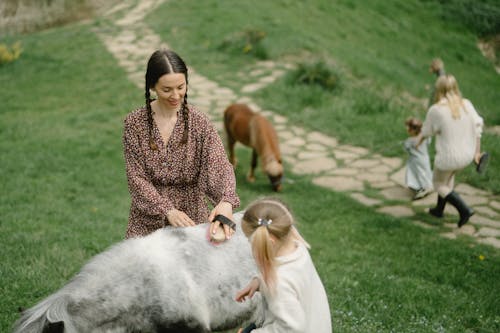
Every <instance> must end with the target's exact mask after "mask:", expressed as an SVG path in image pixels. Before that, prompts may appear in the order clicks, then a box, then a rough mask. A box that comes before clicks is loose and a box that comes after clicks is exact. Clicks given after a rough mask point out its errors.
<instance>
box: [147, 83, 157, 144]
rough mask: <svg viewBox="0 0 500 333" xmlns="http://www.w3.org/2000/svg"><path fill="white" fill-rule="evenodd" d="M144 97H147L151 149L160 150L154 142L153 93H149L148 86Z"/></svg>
mask: <svg viewBox="0 0 500 333" xmlns="http://www.w3.org/2000/svg"><path fill="white" fill-rule="evenodd" d="M144 96H145V97H146V109H147V114H148V131H149V147H151V149H153V150H158V145H157V144H156V143H155V142H154V140H153V110H152V109H151V93H150V92H149V87H148V86H147V84H146V92H145V94H144Z"/></svg>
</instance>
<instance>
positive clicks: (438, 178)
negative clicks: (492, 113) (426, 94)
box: [420, 74, 483, 227]
mask: <svg viewBox="0 0 500 333" xmlns="http://www.w3.org/2000/svg"><path fill="white" fill-rule="evenodd" d="M482 128H483V119H482V118H481V117H480V116H479V115H478V114H477V112H476V110H475V109H474V106H473V105H472V103H471V102H470V101H469V100H467V99H464V98H462V95H461V93H460V90H459V89H458V84H457V81H456V79H455V77H454V76H453V75H449V74H446V75H443V76H440V77H439V78H438V79H437V81H436V100H435V104H433V105H432V106H431V107H430V108H429V111H428V112H427V116H426V118H425V121H424V124H423V127H422V133H421V140H420V143H422V142H423V141H424V140H425V138H427V137H430V136H436V155H435V157H434V175H433V182H434V189H435V190H436V191H437V192H438V202H437V205H436V207H434V208H431V209H430V210H429V213H430V214H432V215H434V216H436V217H442V216H443V210H444V207H445V205H446V202H449V203H451V204H452V205H453V206H455V208H456V209H457V210H458V212H459V214H460V219H459V221H458V227H461V226H462V225H464V224H465V223H467V221H468V220H469V218H470V217H471V216H472V214H474V211H473V210H472V209H471V208H469V207H468V206H467V205H466V204H465V202H464V201H463V200H462V199H461V198H460V196H459V195H458V194H457V193H456V192H455V191H454V190H453V188H454V183H455V174H456V173H457V172H458V171H460V170H461V169H463V168H465V167H466V166H468V165H469V164H470V163H471V162H472V161H475V162H476V163H479V160H480V158H481V153H480V152H481V133H482Z"/></svg>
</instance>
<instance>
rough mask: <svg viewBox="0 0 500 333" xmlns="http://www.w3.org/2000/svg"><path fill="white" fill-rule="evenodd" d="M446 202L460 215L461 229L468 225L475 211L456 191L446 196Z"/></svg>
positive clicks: (459, 224) (459, 225) (459, 223)
mask: <svg viewBox="0 0 500 333" xmlns="http://www.w3.org/2000/svg"><path fill="white" fill-rule="evenodd" d="M446 201H447V202H449V203H451V204H452V205H453V206H454V207H455V208H456V209H457V210H458V213H459V214H460V220H458V223H457V225H458V227H459V228H460V227H461V226H463V225H464V224H466V223H467V222H468V221H469V218H470V217H471V216H472V215H474V210H473V209H472V208H469V206H467V205H466V204H465V202H464V201H463V200H462V198H460V196H459V195H458V193H456V192H455V191H451V193H450V194H448V195H447V196H446Z"/></svg>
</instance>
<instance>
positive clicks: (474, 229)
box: [96, 0, 500, 248]
mask: <svg viewBox="0 0 500 333" xmlns="http://www.w3.org/2000/svg"><path fill="white" fill-rule="evenodd" d="M163 2H165V0H127V1H123V2H122V3H120V4H119V5H118V6H116V7H114V8H113V9H111V10H110V11H108V12H107V13H105V18H106V20H105V23H103V24H102V25H101V26H100V27H99V28H97V29H96V33H97V35H98V36H99V37H100V38H101V40H102V41H103V43H104V44H105V45H106V47H107V48H108V50H109V52H111V54H113V56H115V57H116V59H117V60H118V63H119V64H120V66H122V67H123V68H124V69H125V70H126V72H127V74H128V76H129V78H130V80H131V81H132V82H134V83H135V84H136V85H137V87H138V88H140V89H144V71H145V63H146V61H147V59H148V57H149V56H150V55H151V53H152V52H153V51H154V50H155V49H157V48H159V47H167V48H168V44H166V43H165V42H164V41H162V40H161V38H160V37H159V36H158V35H156V34H155V33H154V32H153V31H152V30H151V29H149V27H148V26H147V25H146V24H144V17H145V16H146V15H147V14H148V13H150V12H151V11H153V10H154V9H155V8H157V6H159V5H160V4H162V3H163ZM106 22H107V23H106ZM291 67H293V65H290V64H277V63H274V62H271V61H263V62H260V63H258V64H257V65H256V67H255V70H252V71H250V72H248V71H247V72H245V73H241V75H242V76H245V78H246V82H249V83H248V84H247V85H245V86H243V88H242V89H241V90H240V91H233V90H231V89H229V88H226V87H221V86H220V85H219V84H218V83H217V82H215V81H212V80H209V79H208V78H206V77H204V76H202V75H200V74H198V73H197V72H196V71H195V70H194V69H193V68H190V82H189V88H190V90H189V99H190V102H191V103H193V104H195V105H196V106H198V107H199V108H200V110H203V111H206V112H207V113H208V114H209V116H210V117H211V118H212V120H213V121H214V123H215V124H216V125H217V126H218V127H219V130H221V129H222V120H221V119H222V112H223V110H224V109H225V108H226V107H227V106H228V105H229V104H231V103H234V102H240V103H246V104H248V105H249V106H250V107H251V108H252V109H254V110H255V111H259V112H262V113H263V114H265V115H266V116H267V117H268V118H269V119H270V120H271V121H272V122H273V123H274V124H275V127H276V130H277V132H278V135H279V137H280V147H281V151H282V155H283V159H284V161H285V164H286V166H288V170H286V171H287V173H288V176H290V172H291V173H293V174H296V175H304V174H307V175H312V176H313V180H312V181H313V183H315V184H317V185H319V186H322V187H325V188H328V189H331V190H334V191H340V192H346V193H348V194H349V195H350V196H351V197H352V198H353V199H354V200H357V201H358V202H360V203H361V204H363V205H365V206H370V207H373V209H374V210H376V211H378V212H381V213H384V214H388V215H392V216H396V217H408V218H409V219H410V220H412V221H413V223H415V224H417V225H419V226H422V227H424V228H433V229H435V230H436V232H439V233H440V234H442V235H443V236H444V237H448V238H456V237H458V236H460V235H469V236H471V237H474V238H475V239H477V241H478V242H480V243H484V244H489V245H492V246H494V247H496V248H500V197H499V196H494V195H492V194H491V193H488V192H486V191H483V190H479V189H476V188H473V187H471V186H469V185H465V184H459V185H458V186H457V189H456V190H457V192H459V193H460V194H461V196H462V197H463V198H464V200H465V201H466V202H467V203H469V204H470V205H471V206H472V207H473V208H474V209H475V211H476V214H475V215H474V216H473V217H472V218H471V220H470V222H469V223H468V224H466V225H465V226H463V227H462V228H460V229H458V228H457V227H456V224H455V223H445V225H444V226H439V227H438V226H433V225H431V224H429V223H425V222H423V221H419V220H418V218H417V216H418V213H422V212H424V214H425V212H426V210H427V208H428V207H430V206H432V205H434V203H435V202H436V194H435V193H433V194H431V195H429V196H428V197H426V198H424V199H422V200H418V201H411V193H410V192H409V191H408V190H407V189H405V186H404V173H405V166H404V161H403V160H402V159H400V158H388V157H384V156H381V155H378V154H373V153H372V152H370V151H368V150H367V149H365V148H363V147H356V146H352V145H349V144H345V143H341V142H339V141H338V140H337V139H336V138H334V137H330V136H326V135H324V134H322V133H319V132H308V131H306V130H304V129H302V128H300V127H298V126H295V125H294V124H292V123H290V122H289V121H288V120H287V119H286V118H285V117H283V116H281V115H279V114H277V113H276V112H273V111H272V110H263V109H262V108H261V107H259V105H257V104H255V103H254V102H253V101H252V99H251V98H249V97H248V94H250V93H252V92H254V91H256V90H258V89H262V88H263V87H265V86H266V85H268V84H270V83H272V82H273V81H275V80H276V79H278V78H279V77H280V76H281V75H283V74H284V73H286V71H287V70H289V69H290V68H291ZM292 177H293V176H292ZM285 185H286V184H285ZM285 190H286V187H285ZM367 193H369V194H367ZM445 212H446V213H449V214H453V215H457V213H456V211H455V209H454V208H453V207H450V205H447V207H446V210H445ZM420 215H422V214H420ZM455 219H456V218H454V219H453V221H455ZM446 220H449V221H451V220H450V219H446Z"/></svg>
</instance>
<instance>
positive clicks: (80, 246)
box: [0, 0, 500, 333]
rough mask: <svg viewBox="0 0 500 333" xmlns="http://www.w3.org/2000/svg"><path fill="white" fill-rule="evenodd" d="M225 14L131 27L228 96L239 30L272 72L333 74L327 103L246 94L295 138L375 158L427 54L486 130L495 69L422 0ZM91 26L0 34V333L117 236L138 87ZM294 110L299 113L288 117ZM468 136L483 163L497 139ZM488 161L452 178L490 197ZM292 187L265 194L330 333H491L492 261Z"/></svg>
mask: <svg viewBox="0 0 500 333" xmlns="http://www.w3.org/2000/svg"><path fill="white" fill-rule="evenodd" d="M237 3H238V5H237V6H236V5H229V4H228V3H224V2H217V1H211V0H206V1H203V2H197V1H185V2H182V3H179V2H178V3H176V2H167V3H166V4H164V5H162V6H161V7H159V8H158V9H157V11H156V13H155V14H154V15H152V17H150V18H149V20H150V24H151V26H152V27H153V28H154V29H155V30H156V31H157V32H158V33H160V34H161V35H162V37H163V38H164V39H165V40H166V41H168V43H169V44H170V45H171V46H172V47H173V48H174V49H176V50H178V51H179V53H180V54H181V55H183V56H184V57H185V58H186V60H187V62H188V63H189V64H190V65H192V66H193V67H194V68H196V70H197V71H199V72H201V73H202V74H204V75H206V76H208V77H209V78H211V79H212V80H215V81H218V82H220V83H221V84H222V85H224V86H228V87H231V88H233V89H236V90H237V89H238V88H239V87H241V86H242V84H243V83H242V82H237V81H235V80H233V76H234V75H233V74H234V73H235V72H237V71H241V70H244V69H245V68H251V67H252V66H254V65H255V62H256V61H257V59H256V58H255V57H252V56H251V55H249V54H244V53H241V54H240V53H239V52H237V51H235V50H231V51H227V50H222V49H221V48H220V43H222V41H223V40H224V39H227V38H229V39H230V38H234V37H232V36H234V35H233V34H234V32H235V31H236V32H238V31H244V29H246V28H252V29H257V30H262V31H265V32H266V37H265V38H264V39H263V40H262V43H263V47H264V48H265V50H266V52H267V54H268V57H269V58H270V59H272V60H274V61H280V59H286V60H287V61H297V62H300V61H304V60H306V57H309V56H313V57H318V58H321V59H327V60H328V63H334V64H336V65H335V66H337V68H338V69H339V71H340V73H342V79H343V89H342V90H341V91H340V92H337V93H334V94H332V95H329V94H326V93H325V92H323V91H321V90H318V89H316V88H314V87H312V88H311V87H306V88H297V87H295V88H294V87H293V86H291V85H290V83H289V82H287V81H286V78H283V80H280V81H278V82H276V83H275V84H273V85H272V86H269V87H267V88H266V89H264V90H263V91H260V92H257V93H256V94H255V96H254V98H255V99H256V100H257V101H258V102H259V104H261V105H262V106H263V107H266V108H272V109H273V110H277V111H279V112H280V113H282V114H283V115H286V116H287V117H289V119H290V120H291V121H292V122H295V123H297V124H300V125H301V126H305V127H308V128H314V129H317V130H320V131H322V132H324V133H327V134H330V135H334V136H337V137H339V138H340V139H342V140H345V141H346V142H349V143H353V144H356V145H364V146H366V147H369V148H370V149H373V150H375V151H384V149H385V143H384V140H381V139H380V133H384V135H387V136H386V138H387V139H385V140H386V141H387V140H391V141H399V140H402V138H403V137H404V128H402V126H400V120H402V119H404V118H405V117H406V116H407V115H408V114H412V113H414V112H415V113H417V114H419V115H423V114H424V112H425V111H424V110H421V109H420V108H419V107H417V103H414V102H411V101H409V102H408V104H405V102H404V101H405V99H402V101H399V100H398V101H396V100H395V99H393V96H400V95H401V94H402V93H403V92H407V93H409V94H410V95H412V96H415V97H416V98H417V99H425V98H426V97H427V91H426V90H425V85H426V84H428V83H429V82H431V81H432V78H431V77H430V76H429V74H428V73H427V72H426V70H427V64H428V62H429V60H430V59H431V58H432V57H434V56H435V55H437V53H440V54H439V55H440V56H441V57H443V59H444V60H445V62H446V64H447V68H448V70H449V71H450V72H453V73H456V75H457V77H458V78H459V80H460V82H463V84H462V91H463V92H464V95H466V96H467V97H469V98H470V99H471V100H472V101H473V103H474V104H475V105H476V106H477V108H478V110H479V111H480V112H481V114H482V115H483V116H484V117H485V120H486V122H487V124H491V125H499V118H498V117H499V116H498V106H497V103H496V102H497V101H498V93H497V92H498V88H499V87H500V81H499V77H498V74H495V73H494V71H493V70H492V68H491V65H490V64H489V63H488V62H487V61H486V60H485V59H483V58H482V57H481V55H480V54H479V53H478V51H477V49H476V48H475V47H474V36H472V35H471V33H468V32H467V31H465V30H464V29H463V28H461V27H454V28H453V29H451V31H450V32H443V31H446V30H444V29H443V27H444V23H443V22H442V20H440V18H439V15H438V14H437V13H436V12H437V9H438V8H437V7H436V6H437V5H436V3H435V2H432V1H417V0H412V1H407V2H398V1H387V2H383V1H373V2H369V4H368V3H364V4H363V6H361V5H360V4H358V2H356V1H336V2H329V1H326V0H325V1H321V0H317V1H314V2H313V3H312V4H308V5H307V6H306V5H305V3H303V2H300V3H295V2H293V1H287V0H281V1H275V2H268V1H254V2H251V3H249V2H248V3H247V2H243V1H238V2H237ZM407 11H410V12H411V13H412V15H411V16H408V15H407V14H404V13H406V12H407ZM306 12H307V13H309V14H310V15H304V13H306ZM328 15H330V16H328ZM165 17H168V18H169V19H168V20H165V19H164V18H165ZM303 18H304V20H303ZM332 18H334V19H332ZM94 24H95V23H93V22H89V23H85V24H76V25H69V26H66V27H60V28H53V29H50V30H45V31H41V32H37V33H32V34H27V35H16V36H9V37H1V38H0V43H4V42H5V43H12V42H14V41H18V40H20V41H21V42H22V45H23V53H22V55H21V57H20V58H19V59H18V60H17V61H15V62H12V63H9V64H6V65H3V66H1V67H0V85H1V86H2V87H3V88H4V89H0V100H1V101H2V103H1V106H0V147H1V152H2V154H1V161H0V162H1V163H0V182H1V183H0V187H1V192H0V193H1V200H0V244H1V250H0V254H1V255H0V258H1V265H0V294H1V295H2V302H1V305H0V332H9V329H10V327H11V325H12V324H13V323H14V321H15V320H16V319H17V318H18V316H19V314H18V309H19V308H26V307H30V306H32V305H34V304H35V303H36V302H37V301H39V300H41V299H42V298H44V297H45V296H47V295H49V294H50V293H52V292H54V291H55V290H57V289H58V288H60V287H61V286H62V285H63V284H64V283H65V282H66V281H68V280H69V279H70V278H71V277H72V276H73V275H74V274H75V273H76V272H77V271H78V270H79V268H80V267H81V266H82V264H83V263H84V262H86V261H87V260H88V259H89V258H90V257H92V256H93V255H95V254H97V253H99V252H101V251H103V250H104V249H105V248H107V247H108V246H110V245H111V244H113V243H115V242H117V241H119V240H121V239H123V236H124V233H125V228H126V223H127V216H128V207H129V202H130V199H129V195H128V191H127V186H126V178H125V173H124V162H123V157H122V147H121V134H122V120H123V118H124V116H125V115H126V114H127V113H128V112H129V111H130V110H132V109H134V108H135V107H137V106H139V105H141V104H142V103H143V92H142V91H141V90H140V89H137V88H136V87H135V86H134V85H133V84H132V83H131V82H129V81H128V79H127V77H126V75H125V72H124V71H123V70H122V69H121V68H120V67H119V66H118V64H117V63H116V61H115V60H114V59H113V58H112V56H111V55H110V54H109V53H108V52H107V51H106V48H105V47H104V46H103V45H102V44H101V42H100V41H99V40H98V39H97V37H96V36H95V34H94V33H93V32H92V27H93V25H94ZM203 24H205V25H207V24H209V25H210V29H207V28H206V26H203ZM203 27H205V28H203ZM425 29H428V31H427V32H426V31H425ZM438 37H439V38H438ZM436 39H437V40H436ZM68 41H69V42H68ZM452 42H454V43H452ZM440 45H445V46H446V47H445V48H444V50H443V49H441V48H440ZM441 52H442V53H441ZM458 54H461V57H463V59H462V58H460V59H462V60H460V59H459V56H458ZM308 96H309V97H308ZM316 99H319V100H320V102H316ZM308 100H309V101H313V102H312V103H313V104H314V107H313V108H312V111H311V114H309V113H306V112H303V110H304V108H305V103H307V101H308ZM316 103H317V104H316ZM367 105H377V106H378V107H377V108H375V109H372V108H367ZM329 106H334V109H333V110H332V109H331V108H329ZM361 106H363V107H361ZM363 110H365V111H363ZM373 110H379V112H378V113H377V112H373ZM389 125H390V126H391V127H390V128H388V127H387V126H389ZM484 140H485V141H484V146H485V147H486V148H487V149H488V150H490V151H492V152H498V149H499V148H497V145H495V142H496V141H498V137H494V136H492V135H489V134H487V135H485V138H484ZM495 140H496V141H495ZM388 154H391V155H397V154H399V152H395V153H394V152H389V153H388ZM494 156H499V155H498V153H496V155H494ZM238 158H239V159H240V163H241V164H240V165H247V164H248V158H249V151H248V150H246V149H240V150H238ZM490 167H491V168H490V169H489V170H488V173H487V175H485V176H484V177H478V176H476V175H473V174H472V173H471V174H470V175H469V174H467V173H465V174H464V175H463V176H462V181H468V182H470V183H471V184H473V185H474V186H478V187H481V188H485V189H490V190H494V191H495V190H496V189H495V184H498V183H499V177H498V176H497V175H498V173H495V171H497V170H498V165H497V164H496V163H495V161H494V160H492V163H491V164H490ZM245 171H246V170H240V169H238V170H237V174H236V176H237V183H238V194H239V195H240V197H241V200H242V205H243V206H245V205H246V204H248V203H249V202H250V201H252V200H254V199H255V198H257V197H259V196H262V195H267V194H270V192H269V185H268V183H267V179H265V177H263V176H262V174H260V173H258V174H257V177H258V178H257V182H256V183H255V184H252V185H249V184H248V183H247V182H246V180H245V175H244V173H245ZM293 179H294V181H295V182H294V183H293V184H287V186H286V190H285V191H284V192H283V193H281V194H279V197H280V198H281V199H283V200H285V201H286V202H287V203H288V204H289V205H290V206H291V207H292V209H293V211H294V213H295V215H296V216H297V219H298V222H299V229H300V231H301V233H302V234H303V235H304V237H305V238H306V240H308V241H309V242H310V243H311V244H312V250H311V253H312V256H313V259H314V261H315V264H316V267H317V269H318V272H319V274H320V276H321V278H322V280H323V282H324V284H325V288H326V290H327V293H328V296H329V301H330V307H331V313H332V322H333V326H334V329H335V331H336V332H422V333H424V332H478V333H479V332H481V333H486V332H498V331H500V314H499V309H500V298H499V297H498V295H499V293H500V284H499V282H498V277H499V276H500V255H499V254H500V252H499V251H498V250H496V249H494V248H492V247H489V246H485V245H478V244H476V243H474V242H472V241H471V239H470V238H467V237H465V236H463V237H460V238H459V239H457V240H448V239H445V238H442V237H441V236H439V235H438V234H436V232H435V231H433V230H426V229H422V228H419V227H417V226H414V225H413V224H412V223H411V221H410V220H407V219H404V218H392V217H389V216H387V215H382V214H378V213H376V212H374V211H373V210H372V209H370V208H368V207H364V206H362V205H360V204H359V203H357V202H356V201H354V200H352V199H350V198H349V197H348V196H347V195H344V194H342V193H335V192H332V191H327V190H325V189H322V188H319V187H316V186H314V185H312V184H311V182H310V179H309V178H308V177H300V176H295V175H294V176H293ZM497 193H498V192H497Z"/></svg>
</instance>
